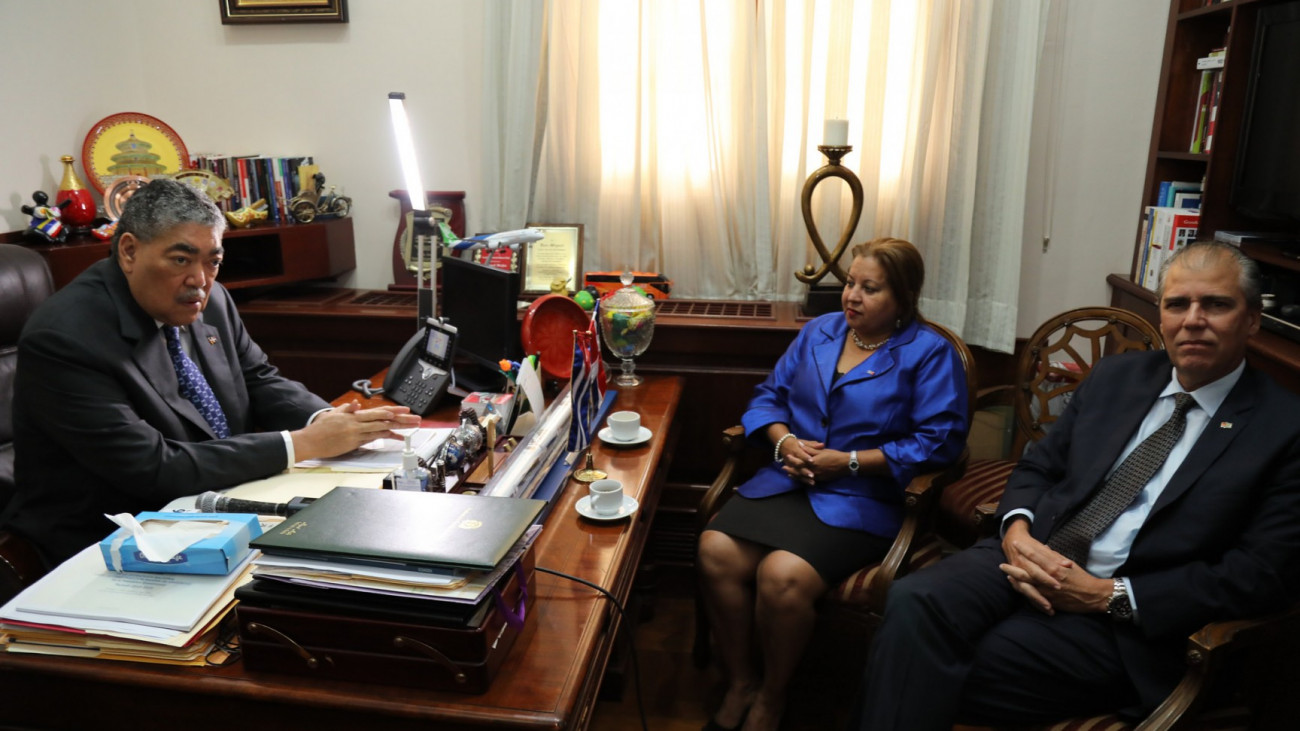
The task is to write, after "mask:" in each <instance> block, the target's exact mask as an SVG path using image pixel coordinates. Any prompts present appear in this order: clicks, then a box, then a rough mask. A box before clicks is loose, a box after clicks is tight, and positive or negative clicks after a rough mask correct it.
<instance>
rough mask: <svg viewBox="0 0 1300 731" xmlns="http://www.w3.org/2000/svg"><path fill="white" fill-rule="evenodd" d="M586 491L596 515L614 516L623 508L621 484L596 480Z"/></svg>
mask: <svg viewBox="0 0 1300 731" xmlns="http://www.w3.org/2000/svg"><path fill="white" fill-rule="evenodd" d="M588 491H589V493H590V495H591V509H592V511H593V512H595V513H596V515H615V514H617V513H618V511H619V510H621V509H622V507H623V483H621V482H619V481H618V480H596V481H595V482H593V483H591V486H590V487H589V488H588Z"/></svg>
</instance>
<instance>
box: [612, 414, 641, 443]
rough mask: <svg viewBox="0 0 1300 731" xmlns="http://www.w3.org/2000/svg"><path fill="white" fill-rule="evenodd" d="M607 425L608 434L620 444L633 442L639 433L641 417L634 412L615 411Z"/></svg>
mask: <svg viewBox="0 0 1300 731" xmlns="http://www.w3.org/2000/svg"><path fill="white" fill-rule="evenodd" d="M608 423H609V431H610V434H612V435H613V437H614V439H616V440H618V441H620V442H631V441H635V440H636V437H637V433H638V432H640V431H641V415H640V414H638V413H636V412H635V411H615V412H614V413H612V414H610V415H609V422H608Z"/></svg>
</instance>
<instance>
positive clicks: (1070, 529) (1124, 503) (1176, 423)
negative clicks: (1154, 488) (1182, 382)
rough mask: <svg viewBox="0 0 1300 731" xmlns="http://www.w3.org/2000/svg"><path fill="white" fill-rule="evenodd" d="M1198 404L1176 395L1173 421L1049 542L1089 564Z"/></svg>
mask: <svg viewBox="0 0 1300 731" xmlns="http://www.w3.org/2000/svg"><path fill="white" fill-rule="evenodd" d="M1195 405H1196V400H1195V399H1193V398H1192V397H1191V396H1190V395H1189V394H1186V393H1177V394H1174V414H1173V416H1170V417H1169V421H1166V422H1165V423H1164V425H1162V426H1161V427H1160V428H1159V429H1156V430H1155V431H1154V432H1153V433H1152V434H1151V436H1149V437H1147V438H1146V439H1144V440H1142V443H1141V444H1139V445H1138V446H1137V449H1134V450H1133V451H1132V452H1131V453H1130V454H1129V456H1128V457H1125V458H1124V461H1123V462H1122V463H1120V466H1119V468H1118V469H1116V470H1115V472H1114V473H1113V474H1111V476H1110V479H1108V480H1106V484H1104V485H1102V487H1101V489H1100V490H1098V491H1097V492H1095V493H1094V494H1093V496H1092V497H1091V498H1089V499H1088V502H1086V503H1084V504H1083V507H1082V508H1080V509H1079V512H1077V513H1075V514H1074V515H1073V516H1072V517H1071V518H1070V519H1069V520H1067V521H1065V523H1063V524H1062V525H1061V526H1060V527H1059V528H1057V529H1056V530H1054V531H1052V535H1051V536H1050V537H1049V538H1048V539H1047V545H1048V546H1049V547H1050V548H1051V549H1052V550H1054V551H1056V552H1057V553H1059V554H1061V555H1062V556H1065V557H1066V558H1068V559H1070V560H1071V561H1074V562H1075V564H1077V565H1079V566H1083V565H1084V564H1086V563H1087V561H1088V551H1089V550H1090V549H1091V548H1092V541H1093V539H1094V538H1096V537H1097V535H1098V534H1100V533H1101V532H1102V531H1104V530H1106V528H1107V527H1109V526H1110V524H1111V523H1113V522H1115V519H1116V518H1118V517H1119V515H1120V513H1122V512H1124V511H1125V510H1126V509H1127V508H1128V506H1129V505H1131V504H1132V503H1133V500H1134V498H1136V497H1137V496H1138V493H1140V492H1142V488H1143V487H1145V486H1146V484H1147V483H1148V482H1150V481H1151V478H1152V477H1154V476H1155V474H1156V472H1158V471H1160V467H1161V465H1163V464H1164V463H1165V460H1166V459H1167V458H1168V457H1169V452H1170V450H1172V449H1173V448H1174V445H1175V444H1177V443H1178V438H1179V437H1181V436H1182V435H1183V429H1185V428H1186V427H1187V412H1188V410H1190V409H1191V408H1192V407H1193V406H1195Z"/></svg>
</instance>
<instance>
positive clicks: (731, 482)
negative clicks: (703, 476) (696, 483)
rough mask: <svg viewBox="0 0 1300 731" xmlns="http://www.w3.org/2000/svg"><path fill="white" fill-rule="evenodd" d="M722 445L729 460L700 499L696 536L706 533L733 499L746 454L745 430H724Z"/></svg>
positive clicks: (738, 427)
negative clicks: (710, 524)
mask: <svg viewBox="0 0 1300 731" xmlns="http://www.w3.org/2000/svg"><path fill="white" fill-rule="evenodd" d="M722 444H723V446H724V447H725V449H726V453H727V458H726V459H725V460H724V461H723V463H722V469H720V470H719V471H718V476H717V477H715V478H713V484H711V485H709V489H708V490H706V491H705V492H704V497H702V498H700V505H699V507H698V508H697V509H696V511H695V533H696V535H699V534H700V533H703V532H704V528H705V526H707V525H708V524H709V521H710V520H712V519H713V516H715V515H717V514H718V511H719V510H721V509H722V506H723V504H725V503H726V502H727V500H728V499H729V498H730V497H731V493H732V490H733V488H735V486H736V475H737V472H738V470H739V469H740V458H741V456H742V455H743V454H744V452H745V428H744V427H743V426H739V425H737V426H731V427H727V428H726V429H723V430H722Z"/></svg>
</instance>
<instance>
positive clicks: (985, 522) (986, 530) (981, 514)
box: [975, 503, 998, 538]
mask: <svg viewBox="0 0 1300 731" xmlns="http://www.w3.org/2000/svg"><path fill="white" fill-rule="evenodd" d="M997 514H998V504H997V503H982V504H980V505H977V506H975V527H976V528H978V529H979V533H980V537H982V538H988V537H989V536H992V535H995V534H996V533H997V532H998V523H997V521H996V520H994V518H995V517H996V516H997Z"/></svg>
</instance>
